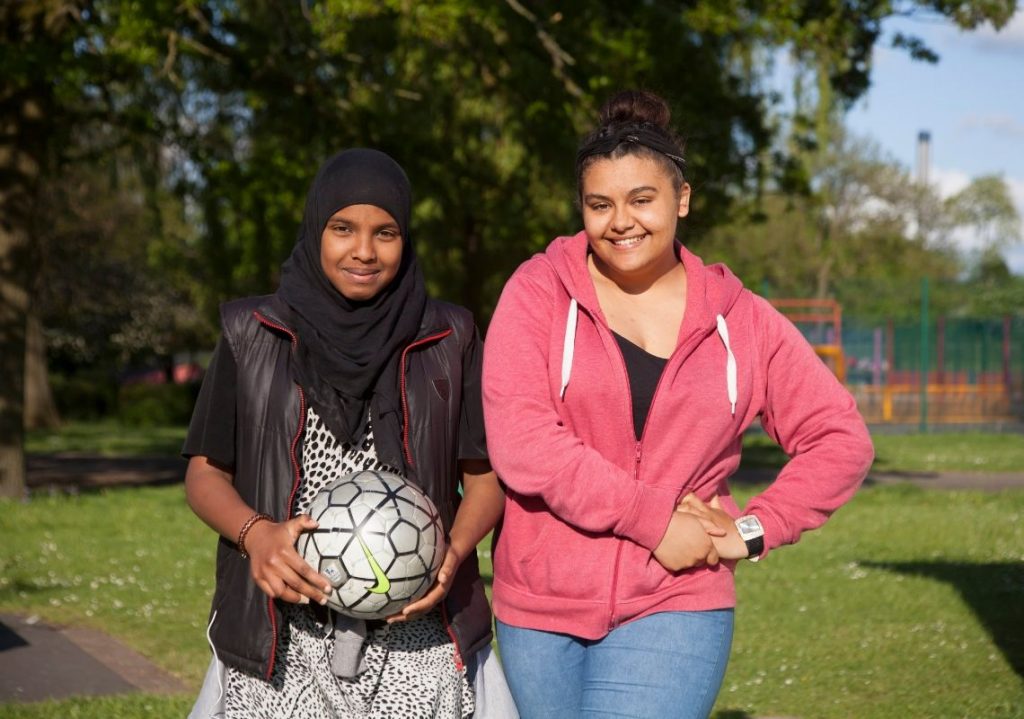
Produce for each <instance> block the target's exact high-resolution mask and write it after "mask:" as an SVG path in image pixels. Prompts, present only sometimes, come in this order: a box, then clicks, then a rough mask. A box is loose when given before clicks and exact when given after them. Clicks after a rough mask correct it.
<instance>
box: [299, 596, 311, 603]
mask: <svg viewBox="0 0 1024 719" xmlns="http://www.w3.org/2000/svg"><path fill="white" fill-rule="evenodd" d="M299 604H309V597H307V596H305V595H303V596H301V597H299Z"/></svg>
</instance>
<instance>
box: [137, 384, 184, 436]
mask: <svg viewBox="0 0 1024 719" xmlns="http://www.w3.org/2000/svg"><path fill="white" fill-rule="evenodd" d="M198 394H199V385H198V384H143V383H140V384H129V385H124V386H122V387H121V389H120V392H119V393H118V402H117V406H118V411H117V414H118V417H119V418H120V419H121V421H122V422H125V423H126V424H135V425H141V426H144V427H155V426H168V425H183V424H188V421H189V419H191V417H192V407H193V406H194V405H195V402H196V396H197V395H198Z"/></svg>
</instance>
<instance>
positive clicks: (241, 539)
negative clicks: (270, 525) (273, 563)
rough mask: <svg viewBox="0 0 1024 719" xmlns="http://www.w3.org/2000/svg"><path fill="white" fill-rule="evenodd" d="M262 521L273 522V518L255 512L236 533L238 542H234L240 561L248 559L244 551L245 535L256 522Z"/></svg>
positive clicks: (247, 554)
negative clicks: (240, 556) (240, 557)
mask: <svg viewBox="0 0 1024 719" xmlns="http://www.w3.org/2000/svg"><path fill="white" fill-rule="evenodd" d="M264 520H265V521H267V522H273V521H274V518H273V517H271V516H270V515H269V514H264V513H263V512H256V513H255V514H254V515H252V516H251V517H249V518H248V519H247V520H245V524H243V525H242V528H241V529H240V530H239V531H238V541H237V542H235V544H236V545H238V553H239V554H241V555H242V559H248V558H249V553H248V552H246V551H245V535H247V534H248V533H249V530H250V529H252V526H253V525H254V524H256V522H262V521H264Z"/></svg>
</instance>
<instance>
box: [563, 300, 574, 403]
mask: <svg viewBox="0 0 1024 719" xmlns="http://www.w3.org/2000/svg"><path fill="white" fill-rule="evenodd" d="M578 317H579V303H577V302H576V298H573V299H571V300H570V301H569V314H568V315H567V316H566V318H565V340H564V342H563V343H562V388H561V389H560V390H559V391H558V396H559V397H560V398H562V399H565V388H566V387H568V386H569V376H570V375H571V374H572V356H573V352H575V349H576V319H577V318H578Z"/></svg>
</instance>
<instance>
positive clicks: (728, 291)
mask: <svg viewBox="0 0 1024 719" xmlns="http://www.w3.org/2000/svg"><path fill="white" fill-rule="evenodd" d="M676 247H677V249H678V251H679V259H680V261H681V262H682V263H683V267H684V268H685V270H686V312H685V314H684V316H683V324H682V327H680V328H679V338H678V339H677V341H676V346H677V347H679V346H681V345H685V344H689V343H690V342H691V341H694V340H696V341H698V342H699V341H700V340H702V339H703V338H704V337H706V336H707V335H708V334H710V333H712V332H717V333H718V336H719V338H720V339H721V341H722V344H723V345H724V346H725V350H726V366H725V368H724V377H725V381H726V385H727V390H728V396H729V401H730V404H731V411H732V412H733V413H735V412H736V397H737V389H736V376H737V368H736V358H735V356H734V355H733V352H732V346H731V344H730V341H729V325H728V321H727V317H728V315H729V312H730V310H732V308H733V305H735V304H736V301H737V300H738V299H739V297H740V294H741V293H742V291H743V283H742V282H740V280H739V278H738V277H736V275H734V274H733V273H732V272H731V271H730V270H729V268H728V267H726V266H725V265H722V264H714V265H705V264H704V262H703V261H702V260H701V259H700V258H699V257H697V255H695V254H693V253H692V252H690V251H689V250H687V249H686V248H685V247H684V246H683V245H682V244H681V243H679V242H677V243H676ZM588 251H589V243H588V242H587V235H586V233H585V232H582V231H581V232H578V233H577V234H575V235H573V236H571V237H559V238H557V239H555V240H554V241H553V242H552V243H551V244H550V245H548V248H547V250H546V251H545V253H544V255H543V257H545V258H546V259H547V261H548V262H549V263H550V264H551V267H552V268H553V269H554V270H555V274H556V275H557V277H558V278H559V280H560V281H561V283H562V286H563V287H565V290H566V292H567V293H568V295H569V297H570V303H569V312H568V315H567V317H566V323H565V340H564V342H563V352H562V387H561V392H560V394H561V395H562V396H563V397H564V395H565V390H566V388H567V387H568V386H569V380H570V378H571V376H572V360H573V354H574V347H575V336H576V324H577V321H578V312H579V308H580V307H582V308H583V309H584V310H585V311H586V312H587V313H588V314H590V315H592V316H593V317H595V318H598V319H599V321H600V322H601V323H602V324H603V325H605V326H606V327H607V326H608V323H607V321H606V320H605V317H604V314H603V313H602V312H601V305H600V303H599V302H598V299H597V291H596V290H595V289H594V282H593V280H592V278H591V277H590V271H589V269H588V267H587V252H588Z"/></svg>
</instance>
